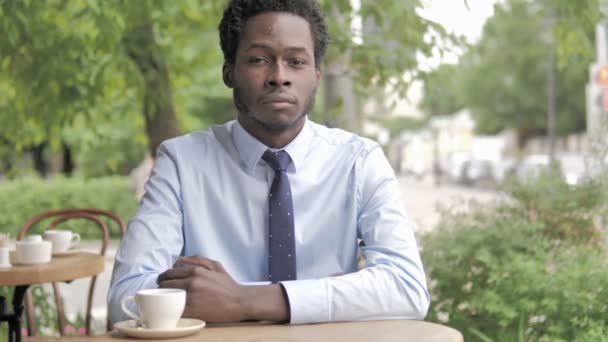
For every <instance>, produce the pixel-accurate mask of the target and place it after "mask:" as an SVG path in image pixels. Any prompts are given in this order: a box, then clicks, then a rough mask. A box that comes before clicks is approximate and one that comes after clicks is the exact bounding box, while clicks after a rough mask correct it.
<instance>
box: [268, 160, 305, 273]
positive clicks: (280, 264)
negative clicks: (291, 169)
mask: <svg viewBox="0 0 608 342" xmlns="http://www.w3.org/2000/svg"><path fill="white" fill-rule="evenodd" d="M262 159H264V161H266V163H267V164H268V165H269V166H270V167H271V168H272V169H273V170H274V171H275V172H276V173H275V175H274V180H273V182H272V186H271V187H270V194H269V197H268V202H269V206H268V208H269V213H268V214H269V217H268V218H269V223H270V226H269V229H268V280H270V281H271V282H273V283H277V282H280V281H283V280H295V279H297V271H296V242H295V234H294V219H293V202H292V199H291V187H290V186H289V178H288V177H287V167H288V166H289V164H291V158H290V157H289V154H287V152H285V151H278V152H272V151H270V150H267V151H266V152H264V155H263V156H262Z"/></svg>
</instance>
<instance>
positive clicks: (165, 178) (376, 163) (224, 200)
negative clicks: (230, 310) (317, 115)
mask: <svg viewBox="0 0 608 342" xmlns="http://www.w3.org/2000/svg"><path fill="white" fill-rule="evenodd" d="M266 149H268V147H266V146H265V145H264V144H262V143H261V142H259V141H258V140H257V139H255V138H254V137H253V136H252V135H250V134H249V133H248V132H247V131H245V130H244V129H243V127H242V126H241V125H240V124H239V122H238V121H231V122H229V123H227V124H225V125H222V126H215V127H212V128H210V129H209V130H208V131H204V132H195V133H190V134H187V135H185V136H181V137H178V138H175V139H171V140H168V141H165V142H164V143H163V144H162V145H161V146H160V148H159V150H158V152H157V155H156V157H157V158H156V163H155V166H154V169H153V171H152V174H151V177H150V179H149V181H148V182H147V183H146V186H145V190H146V194H145V195H144V197H143V199H142V202H141V205H140V207H139V209H138V211H137V213H136V214H135V216H134V217H133V219H132V220H131V221H130V222H129V226H128V229H127V233H126V235H125V237H124V239H123V240H122V242H121V244H120V247H119V249H118V252H117V255H116V263H115V267H114V273H113V276H112V284H111V287H110V291H109V294H108V301H109V305H110V315H111V319H112V320H113V321H120V320H124V319H128V317H127V316H126V315H125V314H124V313H123V312H122V310H121V306H120V303H121V300H122V299H123V298H124V297H125V296H129V295H134V294H135V293H136V292H137V291H138V290H140V289H146V288H155V287H157V284H156V278H157V277H158V275H159V274H160V273H162V272H164V271H165V270H167V269H169V268H171V267H172V265H173V264H174V263H175V261H176V260H177V258H178V257H179V256H180V255H186V256H192V255H201V256H204V257H208V258H211V259H214V260H217V261H219V262H221V263H222V264H223V266H224V268H225V269H226V271H227V272H228V273H229V274H230V275H231V276H232V277H233V278H234V279H235V280H236V281H238V282H242V283H245V282H259V281H266V280H267V279H268V194H269V191H270V186H271V184H272V181H273V178H274V175H275V172H274V171H273V170H272V169H271V168H270V167H269V166H268V165H267V164H266V162H264V160H262V159H261V157H262V154H263V153H264V151H266ZM284 150H285V151H286V152H287V153H289V155H290V157H291V159H292V160H293V163H292V164H291V165H290V167H289V169H288V171H287V173H288V176H289V182H290V184H291V189H292V194H293V206H294V215H295V217H294V220H295V234H296V253H297V269H298V280H295V281H285V282H282V285H283V287H284V288H285V290H286V293H287V296H288V300H289V304H290V310H291V323H292V324H300V323H315V322H331V321H351V320H372V319H387V318H406V319H422V318H424V316H425V315H426V312H427V309H428V306H429V300H430V299H429V294H428V291H427V287H426V279H425V275H424V270H423V267H422V263H421V261H420V256H419V253H418V248H417V245H416V240H415V238H414V233H413V230H412V228H413V224H412V222H411V220H410V219H409V218H408V217H407V216H406V214H405V212H404V209H403V205H402V203H401V198H400V192H399V184H398V182H397V180H396V178H395V175H394V173H393V171H392V169H391V167H390V164H389V163H388V161H387V159H386V157H385V156H384V153H383V152H382V149H381V148H380V146H379V145H378V144H377V143H375V142H372V141H371V140H368V139H365V138H361V137H358V136H356V135H354V134H351V133H347V132H345V131H342V130H339V129H329V128H327V127H325V126H322V125H318V124H315V123H313V122H311V121H308V120H307V122H306V124H305V126H304V128H303V129H302V131H301V132H300V134H298V136H297V137H296V138H295V139H294V140H293V141H292V142H291V143H290V144H289V145H287V146H286V147H285V148H284ZM359 240H362V241H363V242H364V245H363V246H362V247H361V254H362V256H363V257H364V258H365V267H364V268H363V269H361V270H358V268H357V253H358V241H359ZM336 273H347V274H346V275H343V276H337V277H331V275H334V274H336Z"/></svg>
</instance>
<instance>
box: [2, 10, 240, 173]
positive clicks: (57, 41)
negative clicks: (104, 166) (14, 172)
mask: <svg viewBox="0 0 608 342" xmlns="http://www.w3.org/2000/svg"><path fill="white" fill-rule="evenodd" d="M221 5H222V4H221V2H220V1H188V2H185V1H181V2H168V1H158V0H145V1H121V0H110V1H96V0H89V1H60V0H50V1H44V2H42V1H28V0H24V1H0V27H2V31H3V32H6V38H7V39H2V40H1V41H0V51H1V54H0V58H1V64H0V71H1V72H0V74H1V76H0V93H2V95H4V96H2V97H3V100H0V109H1V111H0V112H1V114H0V127H2V130H1V131H0V136H2V138H3V139H2V140H3V141H4V142H6V144H5V147H4V148H5V149H13V150H15V151H16V153H20V152H21V151H23V150H26V149H28V148H30V147H32V146H34V147H36V146H45V145H49V146H51V147H54V148H55V150H57V149H58V147H59V146H62V145H65V143H64V142H65V141H68V142H69V143H70V144H71V145H72V146H79V149H81V150H85V151H86V150H90V149H91V147H92V145H97V147H99V146H98V145H99V144H98V143H96V142H95V141H96V140H98V139H100V140H104V138H116V137H117V134H116V133H112V132H110V131H112V130H117V131H121V133H119V134H118V136H120V137H121V139H120V141H121V142H123V143H124V142H125V140H126V139H130V140H135V141H138V142H139V143H140V144H141V143H146V141H147V144H148V149H149V150H150V151H152V152H153V151H155V149H156V147H157V146H158V144H159V143H160V142H161V141H162V140H164V139H166V138H169V137H172V136H175V135H176V134H178V133H179V132H180V131H182V130H184V129H186V130H189V129H191V128H190V127H184V126H181V127H180V125H179V122H189V123H194V122H196V120H194V119H193V118H192V117H189V115H188V111H186V110H183V111H181V113H183V114H179V113H178V111H179V109H183V106H186V107H191V106H196V102H197V99H195V98H193V96H192V95H193V93H196V92H198V93H202V92H203V90H202V89H200V87H201V85H205V86H207V87H206V89H205V93H206V94H215V95H217V93H218V92H219V91H218V90H217V89H218V88H220V87H219V84H218V85H216V86H211V85H212V84H215V83H216V82H212V81H209V80H208V79H209V78H213V79H215V80H220V78H219V71H217V75H214V76H211V75H212V74H211V73H209V72H207V71H206V70H202V72H200V73H198V74H196V75H190V72H192V71H201V69H203V68H204V66H206V65H207V63H208V62H209V60H213V61H218V60H221V59H220V54H219V53H218V52H216V50H217V49H207V47H208V46H209V45H208V44H209V43H210V41H212V43H215V44H216V45H217V38H215V37H214V39H210V38H211V37H210V36H209V35H208V34H205V32H209V31H212V30H215V24H216V23H215V22H214V21H213V20H209V19H208V17H207V15H209V16H211V17H213V18H217V17H219V13H221ZM184 32H188V33H189V34H185V35H184V34H183V33H184ZM218 70H219V69H218ZM172 76H173V77H172ZM172 78H173V79H172ZM201 78H203V80H201ZM195 82H196V83H197V86H198V87H196V86H192V84H194V83H195ZM175 85H178V86H185V87H186V88H188V94H187V97H189V98H190V99H188V100H185V101H183V100H184V98H185V97H186V94H184V93H183V92H182V91H181V90H178V91H177V93H176V94H174V92H173V91H172V87H173V86H175ZM213 89H215V90H213ZM224 93H225V95H224V96H226V97H227V96H228V94H229V93H228V92H227V91H225V92H224ZM174 95H175V97H176V98H177V100H178V101H180V102H179V105H177V106H174ZM176 109H178V110H176ZM142 114H143V115H142ZM178 119H180V120H179V122H178ZM76 128H78V129H76ZM141 128H144V129H145V132H146V134H145V135H144V134H142V131H140V129H141ZM125 130H126V131H125ZM68 132H69V133H68ZM89 132H93V136H91V135H90V134H88V133H89ZM75 135H79V136H75ZM134 137H135V139H133V138H134ZM83 142H84V143H85V144H84V145H81V143H83ZM106 143H107V141H106ZM114 147H118V146H114ZM118 149H119V150H120V148H118ZM5 154H6V153H5ZM115 154H120V153H116V152H115ZM114 164H115V163H114Z"/></svg>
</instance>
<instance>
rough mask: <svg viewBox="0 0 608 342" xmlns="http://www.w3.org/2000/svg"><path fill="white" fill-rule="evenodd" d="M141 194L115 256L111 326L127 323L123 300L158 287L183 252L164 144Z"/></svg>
mask: <svg viewBox="0 0 608 342" xmlns="http://www.w3.org/2000/svg"><path fill="white" fill-rule="evenodd" d="M145 191H146V193H145V195H144V197H143V198H142V202H141V204H140V207H139V209H138V210H137V213H136V214H135V216H134V217H133V219H132V220H131V221H130V222H129V225H128V228H127V231H126V234H125V236H124V237H123V239H122V241H121V243H120V247H119V248H118V251H117V253H116V260H115V263H114V270H113V273H112V282H111V285H110V289H109V292H108V305H109V311H110V319H111V320H112V321H113V322H118V321H122V320H125V319H129V317H128V316H126V314H125V313H124V312H123V311H122V308H121V302H122V300H123V298H125V297H127V296H130V295H135V293H136V292H137V291H139V290H141V289H148V288H156V287H158V285H157V283H156V279H157V277H158V275H159V274H160V273H162V272H164V271H165V270H167V269H169V268H171V267H173V264H174V263H175V261H176V260H177V258H178V257H179V255H180V253H181V250H182V248H183V234H182V222H183V219H182V209H181V208H182V206H181V195H180V183H179V177H178V173H177V167H176V163H175V161H174V159H173V158H172V156H171V154H170V153H169V151H168V149H167V147H166V146H165V144H163V145H161V146H160V147H159V149H158V151H157V154H156V161H155V165H154V169H153V170H152V173H151V175H150V179H149V180H148V182H147V183H146V186H145ZM134 309H135V308H134V307H131V310H134Z"/></svg>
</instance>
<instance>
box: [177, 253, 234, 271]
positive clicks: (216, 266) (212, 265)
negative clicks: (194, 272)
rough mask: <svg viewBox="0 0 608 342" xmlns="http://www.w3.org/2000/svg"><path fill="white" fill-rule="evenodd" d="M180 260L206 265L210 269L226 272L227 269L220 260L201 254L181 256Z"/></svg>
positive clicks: (186, 262) (191, 263) (190, 263)
mask: <svg viewBox="0 0 608 342" xmlns="http://www.w3.org/2000/svg"><path fill="white" fill-rule="evenodd" d="M178 260H179V261H181V262H183V263H185V264H189V265H196V266H201V267H204V268H206V269H208V270H210V271H218V272H226V270H224V266H223V265H222V264H221V263H219V262H218V261H215V260H212V259H209V258H205V257H202V256H199V255H195V256H184V257H180V258H179V259H178Z"/></svg>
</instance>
